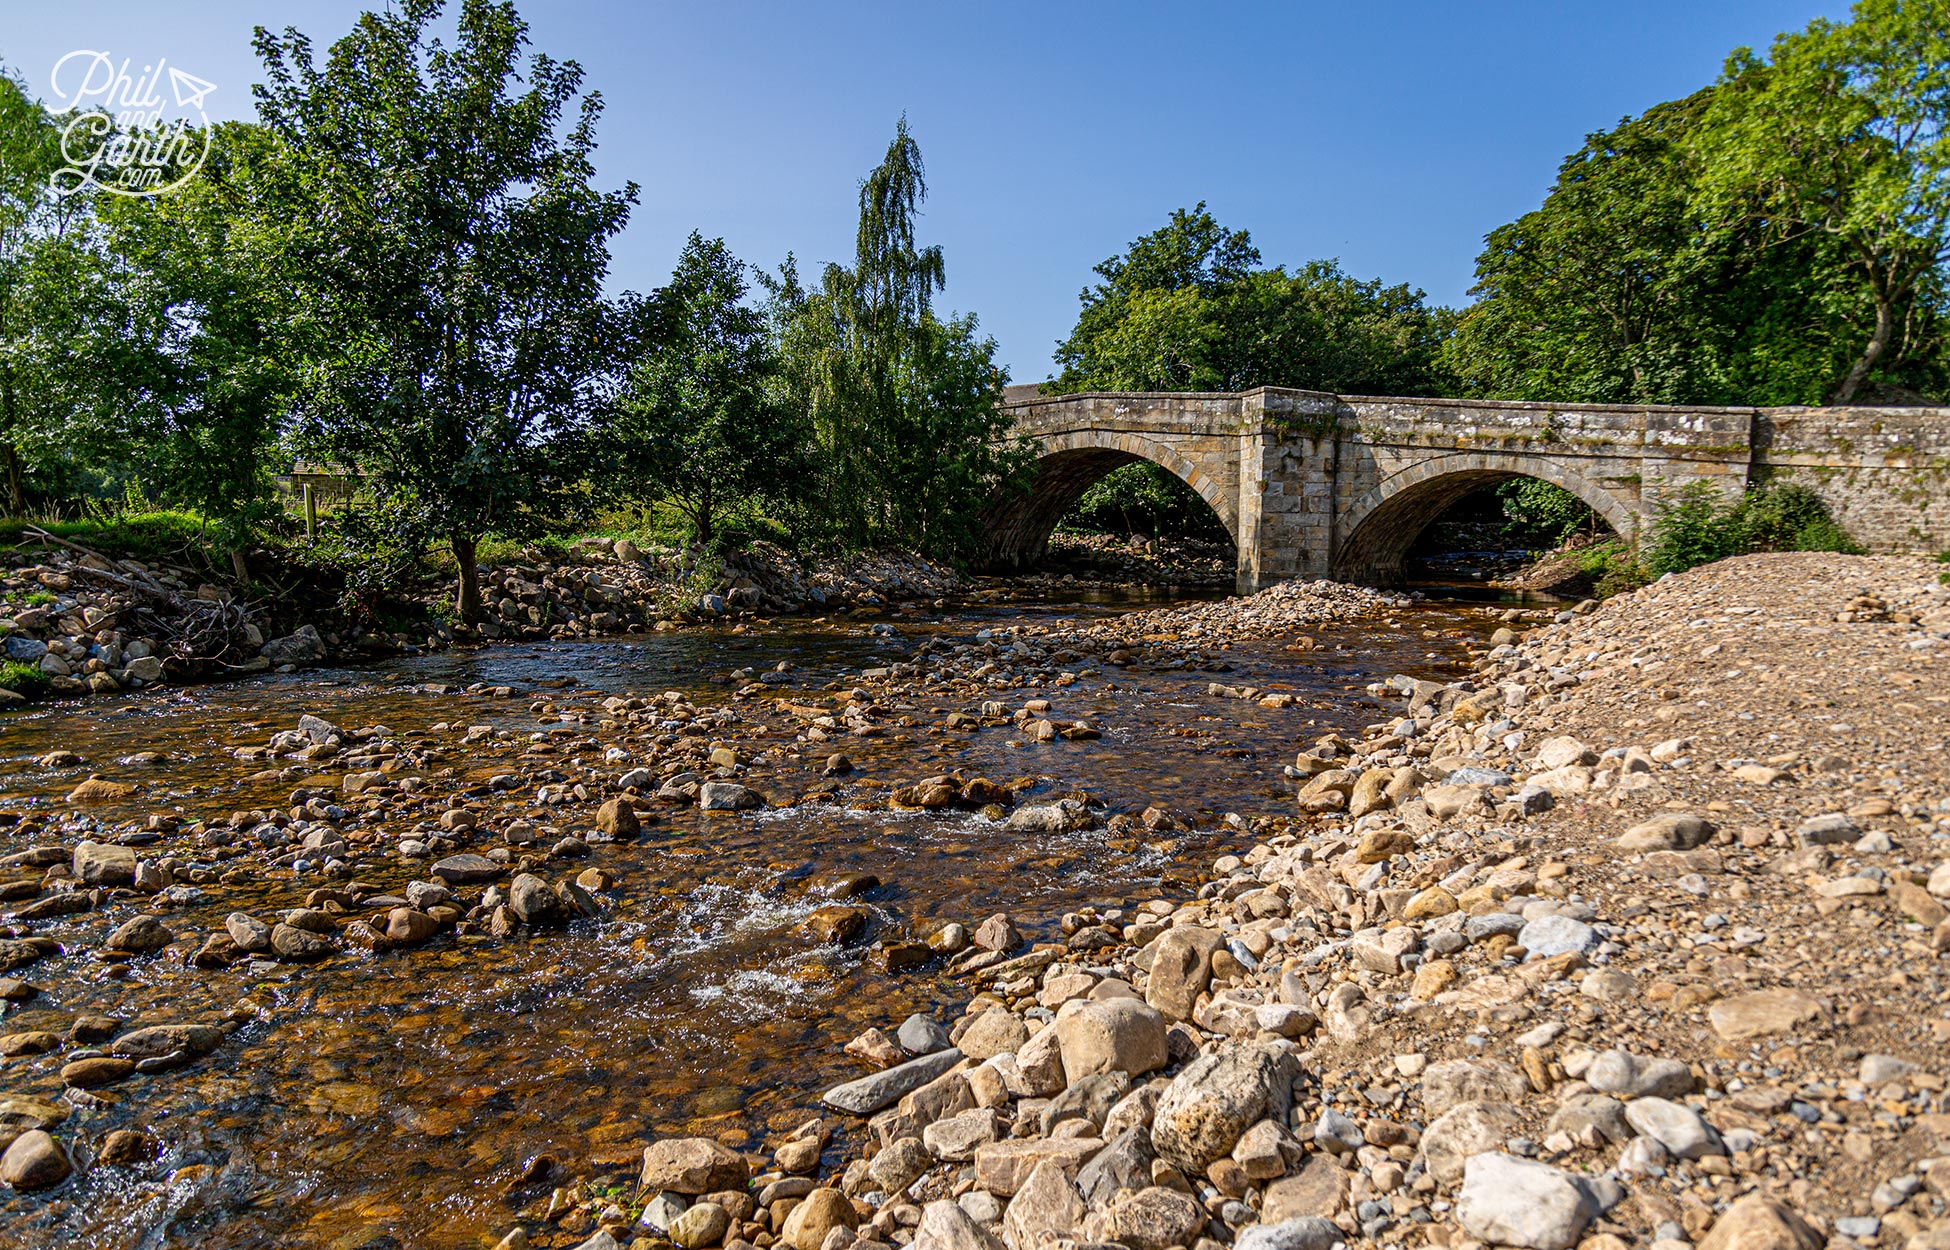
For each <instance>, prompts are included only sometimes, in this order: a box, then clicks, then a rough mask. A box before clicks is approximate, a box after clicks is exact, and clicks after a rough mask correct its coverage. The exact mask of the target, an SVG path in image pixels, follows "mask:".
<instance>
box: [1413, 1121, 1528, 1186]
mask: <svg viewBox="0 0 1950 1250" xmlns="http://www.w3.org/2000/svg"><path fill="white" fill-rule="evenodd" d="M1522 1122H1523V1112H1521V1111H1519V1110H1518V1109H1517V1108H1516V1107H1515V1106H1514V1105H1512V1104H1510V1103H1507V1102H1460V1103H1457V1104H1456V1105H1455V1106H1453V1107H1451V1108H1449V1109H1448V1110H1447V1111H1445V1112H1443V1113H1442V1114H1441V1115H1440V1116H1438V1117H1436V1119H1435V1122H1434V1123H1432V1124H1430V1125H1429V1127H1428V1128H1427V1130H1425V1131H1424V1132H1423V1134H1422V1161H1423V1165H1424V1166H1425V1167H1427V1168H1428V1171H1429V1175H1430V1176H1433V1177H1434V1178H1435V1181H1436V1184H1438V1185H1453V1184H1455V1183H1456V1182H1457V1181H1459V1180H1461V1179H1462V1177H1463V1168H1464V1167H1465V1166H1466V1165H1467V1164H1468V1162H1469V1160H1470V1158H1471V1157H1472V1156H1475V1155H1479V1154H1481V1153H1483V1152H1484V1151H1485V1150H1492V1149H1495V1148H1496V1147H1497V1146H1500V1145H1502V1144H1503V1142H1505V1141H1506V1140H1508V1139H1509V1138H1510V1136H1511V1135H1512V1134H1514V1133H1515V1132H1516V1131H1517V1126H1518V1125H1519V1124H1521V1123H1522Z"/></svg>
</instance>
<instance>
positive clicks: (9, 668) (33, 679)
mask: <svg viewBox="0 0 1950 1250" xmlns="http://www.w3.org/2000/svg"><path fill="white" fill-rule="evenodd" d="M47 681H48V678H47V674H46V673H44V672H42V671H41V668H40V665H38V664H26V663H23V662H21V661H20V660H8V661H7V662H6V663H5V664H0V686H5V687H6V688H7V689H9V690H11V691H13V692H14V693H15V694H21V695H26V696H27V697H28V698H30V699H31V698H34V697H35V696H37V695H40V694H44V693H46V691H47Z"/></svg>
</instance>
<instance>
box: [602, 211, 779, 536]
mask: <svg viewBox="0 0 1950 1250" xmlns="http://www.w3.org/2000/svg"><path fill="white" fill-rule="evenodd" d="M746 291H747V287H746V283H745V265H744V263H743V262H742V261H740V260H738V259H737V258H736V257H734V256H733V255H732V254H731V251H730V249H729V248H727V247H726V246H725V244H724V240H722V239H712V240H710V241H709V242H707V241H705V239H704V238H703V237H701V236H700V235H698V234H697V233H695V232H693V233H692V234H691V237H690V241H689V242H688V243H686V244H685V245H684V250H683V253H682V254H681V255H680V256H679V257H678V260H677V269H676V272H674V273H673V274H672V275H671V279H670V285H669V286H666V287H664V288H662V289H661V290H659V291H658V292H657V293H656V295H655V296H654V297H653V298H652V299H651V300H650V301H649V303H648V308H647V309H646V312H645V315H646V317H647V319H648V323H649V324H648V329H647V332H646V334H645V338H646V340H647V344H648V345H647V348H646V350H645V353H644V355H643V357H642V358H641V359H640V360H639V361H638V362H637V363H636V365H635V367H634V368H633V369H632V370H631V372H630V377H629V381H628V384H627V387H626V390H625V392H624V394H623V396H622V397H621V399H620V400H619V401H618V403H617V405H616V408H615V413H614V415H613V416H612V417H611V418H610V419H609V420H608V421H606V422H605V423H604V426H603V428H602V429H601V430H600V431H599V436H600V437H601V439H602V441H603V442H604V444H605V445H606V447H607V448H608V451H607V453H606V455H605V457H604V459H605V461H606V462H607V463H608V464H609V465H610V466H612V471H613V473H614V475H615V477H614V480H615V481H616V483H617V484H618V486H619V488H620V489H621V490H622V491H623V492H624V493H625V494H626V495H629V496H631V497H635V498H661V499H664V500H666V501H668V502H670V503H671V504H673V505H675V506H676V507H677V509H678V510H679V511H681V512H682V513H683V514H684V515H685V516H686V517H687V518H689V520H690V522H691V527H692V531H693V532H694V533H695V535H696V536H697V538H698V540H699V541H700V542H701V543H704V544H706V545H709V544H710V543H711V541H712V540H713V539H714V538H715V537H716V535H717V531H718V523H719V520H720V519H721V518H722V517H723V516H724V515H725V513H726V512H727V511H730V510H733V509H736V508H737V507H739V506H741V505H743V504H746V503H748V502H750V501H752V500H754V499H758V498H762V497H764V496H767V495H773V496H776V495H777V494H779V493H780V492H782V491H784V490H786V489H788V488H789V487H791V486H792V485H793V484H794V483H796V481H797V480H798V477H799V474H800V471H801V470H802V468H803V466H802V464H801V457H800V450H801V448H802V446H803V444H804V431H803V430H802V429H801V427H800V423H799V422H797V421H795V420H794V419H793V410H792V409H791V408H790V407H789V406H787V405H785V404H782V403H780V402H779V397H778V393H777V391H776V389H775V387H774V384H773V383H774V375H775V374H776V372H777V361H776V358H775V356H774V354H773V350H772V342H771V337H770V333H769V330H768V327H767V326H766V324H765V317H764V315H763V314H762V313H761V312H760V311H759V310H757V309H755V308H752V307H750V306H748V305H747V304H746V303H745V302H744V301H745V295H746ZM646 490H647V491H648V492H649V493H647V494H646V493H645V492H646Z"/></svg>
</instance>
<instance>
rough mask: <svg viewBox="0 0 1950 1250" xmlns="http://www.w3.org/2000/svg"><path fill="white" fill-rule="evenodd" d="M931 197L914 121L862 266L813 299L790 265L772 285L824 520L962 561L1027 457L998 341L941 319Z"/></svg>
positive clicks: (858, 243) (894, 153)
mask: <svg viewBox="0 0 1950 1250" xmlns="http://www.w3.org/2000/svg"><path fill="white" fill-rule="evenodd" d="M926 199H927V181H926V175H925V169H924V167H923V164H922V161H921V149H920V145H919V144H917V143H916V142H915V141H914V137H913V135H912V134H911V133H910V132H909V131H908V128H907V119H906V118H905V117H903V118H902V119H901V121H900V124H899V125H898V127H897V128H896V130H895V133H894V139H893V141H892V142H891V143H890V144H888V146H887V154H886V156H885V158H884V159H883V160H882V161H881V163H880V164H879V165H878V166H877V167H875V169H874V170H873V172H872V173H870V174H869V175H868V176H867V178H866V180H865V181H864V182H862V183H861V184H860V225H859V231H858V234H857V236H856V238H855V243H854V263H853V265H852V267H851V268H848V267H846V266H844V265H840V264H830V265H828V266H826V268H825V270H824V272H823V273H822V275H821V278H820V284H819V286H818V288H817V289H815V290H812V291H806V290H803V289H802V288H801V287H800V286H799V284H798V282H797V279H796V274H795V272H794V271H793V269H792V267H791V266H790V264H789V263H788V265H787V266H786V268H785V269H784V270H782V272H781V275H780V276H779V277H777V278H772V279H770V280H768V282H767V285H768V286H769V287H770V288H771V290H772V293H773V309H774V315H775V317H776V318H777V321H778V323H779V326H780V334H781V338H782V348H783V355H784V358H785V360H786V362H787V369H788V378H789V382H790V389H791V391H792V394H793V399H794V401H795V402H797V403H799V404H801V405H802V406H803V408H804V410H805V411H806V412H807V413H808V414H809V415H810V417H811V419H812V428H813V433H814V439H815V442H816V444H817V449H818V452H819V462H820V465H821V470H820V471H821V482H820V490H819V492H818V499H819V506H818V509H817V516H816V518H815V519H816V520H818V521H820V522H823V523H824V525H825V526H826V527H827V528H828V529H829V530H830V531H831V533H832V534H833V535H834V536H835V537H837V538H838V539H840V540H841V541H843V542H846V543H849V544H852V545H856V546H871V545H902V546H911V547H915V548H918V549H920V550H923V551H927V552H930V553H933V554H937V555H956V554H963V553H966V552H967V551H968V550H969V549H970V547H971V544H972V542H973V539H974V536H975V531H976V528H977V520H978V514H979V512H980V510H981V508H982V506H983V505H984V504H986V503H987V502H989V500H990V499H992V498H993V497H994V495H995V493H996V492H997V491H998V490H1000V489H1003V488H1004V487H1005V485H1006V484H1007V483H1009V482H1010V481H1012V480H1013V479H1014V477H1015V476H1016V474H1017V473H1018V472H1019V470H1020V467H1021V464H1022V462H1023V460H1024V457H1025V453H1024V452H1023V451H1022V450H1021V449H1020V448H1019V447H1016V446H1015V445H1013V444H1011V443H1010V442H1009V441H1008V439H1007V431H1008V424H1009V422H1008V418H1007V417H1006V416H1005V415H1004V414H1003V413H1002V411H1001V408H1000V400H1001V393H1002V384H1003V383H1004V382H1005V381H1006V380H1007V377H1006V375H1005V374H1004V372H1003V371H1002V369H1001V368H1000V367H999V366H998V365H997V364H996V363H995V351H996V348H995V341H994V340H993V339H988V338H980V337H978V336H977V332H976V321H975V318H974V317H973V316H972V315H965V316H959V317H951V318H948V319H946V320H944V319H942V318H940V317H938V316H937V315H936V314H935V312H934V297H935V296H936V295H937V294H938V293H940V292H941V291H942V290H943V289H944V288H945V286H946V284H947V267H946V264H945V262H944V259H943V257H942V253H941V248H940V247H939V246H938V245H934V246H927V247H923V246H922V245H921V244H920V241H919V238H918V235H917V232H916V229H915V221H916V218H917V217H918V215H919V213H920V206H921V205H922V203H924V202H925V201H926Z"/></svg>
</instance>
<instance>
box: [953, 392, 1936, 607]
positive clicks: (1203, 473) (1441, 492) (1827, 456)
mask: <svg viewBox="0 0 1950 1250" xmlns="http://www.w3.org/2000/svg"><path fill="white" fill-rule="evenodd" d="M1010 398H1011V400H1012V401H1013V402H1011V403H1010V404H1009V407H1010V409H1011V411H1012V412H1014V414H1015V416H1016V424H1015V432H1016V433H1017V434H1020V435H1024V436H1027V437H1029V438H1031V439H1033V440H1035V441H1036V442H1037V443H1038V444H1039V445H1040V446H1041V447H1042V449H1043V451H1044V459H1043V461H1042V463H1041V466H1040V472H1039V477H1038V479H1037V481H1036V484H1035V486H1034V488H1033V489H1032V490H1031V491H1030V492H1029V494H1028V495H1027V496H1025V497H1023V498H1020V499H1015V500H1011V501H1008V502H1007V503H1004V504H1002V505H1000V506H998V508H997V510H996V512H995V514H994V516H993V518H992V523H991V532H992V534H993V536H994V543H993V550H992V556H993V562H994V563H995V564H997V565H999V566H1003V567H1020V566H1021V565H1022V564H1024V563H1027V562H1031V561H1033V560H1035V559H1036V558H1038V557H1039V556H1040V555H1041V554H1042V551H1043V548H1044V545H1045V544H1046V543H1047V541H1048V536H1049V531H1050V529H1051V527H1053V526H1054V525H1055V524H1056V522H1057V521H1058V520H1059V519H1060V518H1061V517H1062V516H1063V514H1064V513H1065V512H1067V511H1068V510H1069V509H1070V507H1071V506H1072V505H1073V504H1074V503H1075V502H1076V499H1077V497H1078V496H1080V495H1081V494H1082V493H1083V491H1084V490H1085V489H1087V488H1088V487H1089V485H1090V484H1091V483H1092V482H1094V481H1096V480H1097V479H1098V478H1099V477H1101V476H1102V475H1103V474H1104V473H1107V472H1109V471H1110V470H1111V469H1113V468H1116V467H1117V466H1118V465H1121V464H1128V463H1130V462H1131V461H1133V460H1135V459H1138V458H1143V459H1148V460H1152V461H1155V462H1156V463H1159V464H1162V465H1164V466H1165V467H1166V468H1168V469H1170V470H1171V471H1172V472H1174V473H1176V474H1177V475H1178V476H1179V477H1180V478H1182V479H1184V480H1185V481H1187V482H1189V483H1190V484H1191V485H1192V487H1193V488H1194V489H1195V490H1197V491H1198V493H1199V494H1200V496H1201V497H1203V498H1204V499H1205V500H1206V502H1207V503H1209V504H1211V505H1212V509H1213V511H1214V512H1216V513H1217V514H1218V516H1219V519H1220V520H1221V521H1222V522H1224V523H1225V526H1226V529H1227V530H1228V532H1230V533H1231V534H1232V536H1233V539H1234V541H1235V543H1237V545H1238V549H1239V564H1238V585H1239V588H1240V589H1241V590H1242V591H1251V590H1255V589H1258V588H1260V587H1263V586H1268V585H1272V584H1274V583H1276V582H1280V581H1285V580H1287V579H1289V578H1294V577H1324V576H1330V575H1331V576H1335V577H1340V578H1344V579H1347V580H1351V581H1370V582H1387V581H1392V580H1397V579H1399V577H1400V575H1401V565H1402V558H1403V556H1404V555H1405V554H1406V552H1407V550H1408V548H1409V545H1410V544H1411V543H1413V541H1414V540H1415V538H1416V536H1417V535H1418V534H1419V533H1420V532H1421V531H1422V529H1423V528H1424V527H1426V526H1427V524H1428V523H1429V522H1430V521H1432V520H1434V519H1435V518H1436V517H1437V516H1439V515H1440V514H1441V513H1442V512H1443V510H1444V509H1446V508H1448V507H1449V506H1450V505H1452V504H1454V503H1455V502H1456V501H1457V500H1459V499H1461V498H1462V497H1463V496H1464V495H1466V494H1468V493H1469V492H1470V491H1472V490H1475V489H1477V488H1479V487H1481V486H1484V485H1486V484H1489V483H1492V482H1496V481H1499V480H1502V479H1505V478H1509V477H1514V476H1529V477H1537V478H1541V479H1543V480H1545V481H1548V482H1552V483H1555V484H1556V485H1559V486H1562V487H1564V488H1565V489H1567V490H1569V491H1571V492H1573V493H1574V494H1576V495H1578V496H1579V497H1580V498H1581V499H1583V500H1584V501H1585V502H1586V503H1587V504H1589V505H1590V506H1591V507H1592V509H1593V510H1595V511H1596V512H1597V513H1598V514H1599V515H1600V516H1601V517H1603V518H1604V519H1605V521H1606V522H1607V523H1608V524H1609V525H1610V526H1611V527H1612V528H1613V529H1614V530H1617V531H1618V532H1620V533H1624V534H1631V533H1634V532H1636V531H1637V529H1638V528H1639V527H1640V526H1641V525H1642V524H1643V522H1644V520H1645V518H1646V517H1647V516H1648V515H1649V514H1650V511H1651V507H1652V504H1653V502H1654V501H1655V500H1656V499H1658V498H1659V497H1661V496H1662V495H1665V494H1667V493H1669V492H1674V491H1677V490H1680V489H1683V488H1685V487H1686V486H1688V485H1689V484H1692V483H1696V482H1706V483H1709V484H1710V485H1712V486H1713V487H1714V489H1716V490H1717V491H1719V492H1720V493H1721V494H1722V495H1724V496H1726V497H1728V498H1732V497H1735V496H1737V495H1738V494H1739V493H1740V492H1741V491H1742V490H1743V489H1745V488H1746V487H1747V486H1748V485H1750V484H1752V483H1755V482H1758V481H1760V480H1763V479H1772V480H1780V481H1793V482H1801V483H1805V484H1806V485H1808V486H1809V487H1810V488H1812V489H1814V490H1815V491H1816V492H1817V493H1818V494H1820V495H1821V497H1822V499H1823V500H1824V501H1825V502H1826V503H1827V504H1828V506H1829V508H1830V510H1831V511H1832V512H1833V513H1834V514H1835V516H1836V517H1837V519H1838V520H1840V521H1841V523H1842V524H1843V526H1844V528H1846V529H1847V530H1848V531H1849V533H1850V534H1851V535H1852V536H1853V537H1854V538H1855V539H1856V541H1857V542H1859V543H1861V544H1862V545H1863V546H1864V547H1866V548H1868V549H1870V550H1874V551H1916V550H1924V551H1938V550H1943V549H1945V548H1950V410H1944V409H1888V408H1883V409H1871V408H1837V409H1807V408H1790V409H1759V408H1706V407H1701V408H1679V407H1657V406H1644V405H1623V404H1585V405H1579V404H1542V403H1501V402H1497V403H1491V402H1478V401H1469V400H1453V399H1401V398H1391V397H1385V396H1383V397H1377V396H1336V395H1329V394H1325V393H1323V392H1318V391H1299V390H1289V389H1284V388H1277V387H1264V388H1261V389H1258V390H1253V391H1247V392H1244V393H1242V394H1236V395H1233V394H1128V395H1127V394H1092V395H1071V396H1061V397H1046V396H1029V395H1025V394H1023V393H1022V391H1021V389H1020V388H1016V393H1015V394H1013V395H1011V397H1010Z"/></svg>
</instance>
